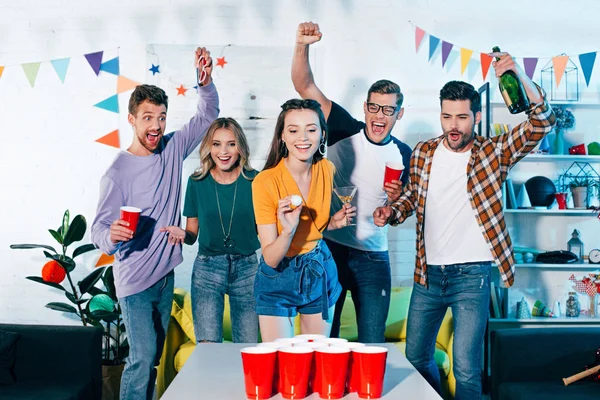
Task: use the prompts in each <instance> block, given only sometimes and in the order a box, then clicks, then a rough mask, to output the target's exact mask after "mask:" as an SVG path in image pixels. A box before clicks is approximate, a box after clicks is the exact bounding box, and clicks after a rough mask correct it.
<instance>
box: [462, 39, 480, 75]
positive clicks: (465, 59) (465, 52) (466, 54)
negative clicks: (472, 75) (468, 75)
mask: <svg viewBox="0 0 600 400" xmlns="http://www.w3.org/2000/svg"><path fill="white" fill-rule="evenodd" d="M471 55H473V50H469V49H463V48H462V47H461V49H460V74H461V75H464V74H465V70H466V69H467V65H469V61H471ZM484 79H485V78H484Z"/></svg>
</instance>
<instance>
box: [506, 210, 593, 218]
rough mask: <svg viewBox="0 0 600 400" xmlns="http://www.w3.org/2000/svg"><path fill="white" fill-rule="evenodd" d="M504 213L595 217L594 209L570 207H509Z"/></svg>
mask: <svg viewBox="0 0 600 400" xmlns="http://www.w3.org/2000/svg"><path fill="white" fill-rule="evenodd" d="M504 214H544V215H568V216H573V217H578V216H579V217H593V216H594V215H595V214H594V211H593V210H589V209H585V210H576V209H568V210H548V209H545V210H539V209H535V208H518V209H515V208H508V209H505V210H504Z"/></svg>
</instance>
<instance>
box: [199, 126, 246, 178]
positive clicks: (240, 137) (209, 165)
mask: <svg viewBox="0 0 600 400" xmlns="http://www.w3.org/2000/svg"><path fill="white" fill-rule="evenodd" d="M217 129H227V130H229V131H231V132H232V133H233V137H235V144H236V147H237V151H238V153H239V159H238V165H239V166H240V167H241V168H240V173H241V174H242V176H243V177H244V178H246V179H248V180H252V178H251V177H249V176H248V175H246V173H245V171H253V168H252V167H251V166H250V160H249V158H250V147H249V146H248V141H247V140H246V135H244V130H243V129H242V127H241V126H240V124H238V122H237V121H236V120H235V119H233V118H217V119H216V120H214V122H213V123H212V124H210V126H209V127H208V130H207V131H206V136H204V139H202V143H200V167H199V168H198V169H197V170H196V171H195V172H194V173H193V174H192V179H194V180H196V181H199V180H201V179H204V178H205V177H206V175H208V173H209V172H210V170H211V169H213V168H214V167H215V165H216V164H215V162H214V161H213V159H212V157H211V155H210V148H211V146H212V143H213V138H214V136H215V132H216V131H217Z"/></svg>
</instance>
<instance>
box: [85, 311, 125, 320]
mask: <svg viewBox="0 0 600 400" xmlns="http://www.w3.org/2000/svg"><path fill="white" fill-rule="evenodd" d="M90 315H91V316H92V318H96V319H101V320H102V321H104V322H113V321H114V320H116V319H117V318H118V317H119V313H118V312H116V311H103V310H97V311H90Z"/></svg>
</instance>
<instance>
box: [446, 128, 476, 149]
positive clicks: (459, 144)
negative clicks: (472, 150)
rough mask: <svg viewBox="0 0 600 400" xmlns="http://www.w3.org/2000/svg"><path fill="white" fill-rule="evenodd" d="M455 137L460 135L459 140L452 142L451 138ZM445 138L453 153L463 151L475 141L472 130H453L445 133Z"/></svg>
mask: <svg viewBox="0 0 600 400" xmlns="http://www.w3.org/2000/svg"><path fill="white" fill-rule="evenodd" d="M454 135H459V137H458V139H456V140H452V139H451V136H454ZM444 138H445V139H446V143H448V147H450V148H451V149H452V150H453V151H461V150H463V149H464V148H465V147H467V146H468V145H470V144H471V143H472V142H473V140H475V135H474V133H473V130H472V129H471V131H470V132H463V131H459V130H452V131H448V132H444Z"/></svg>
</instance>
